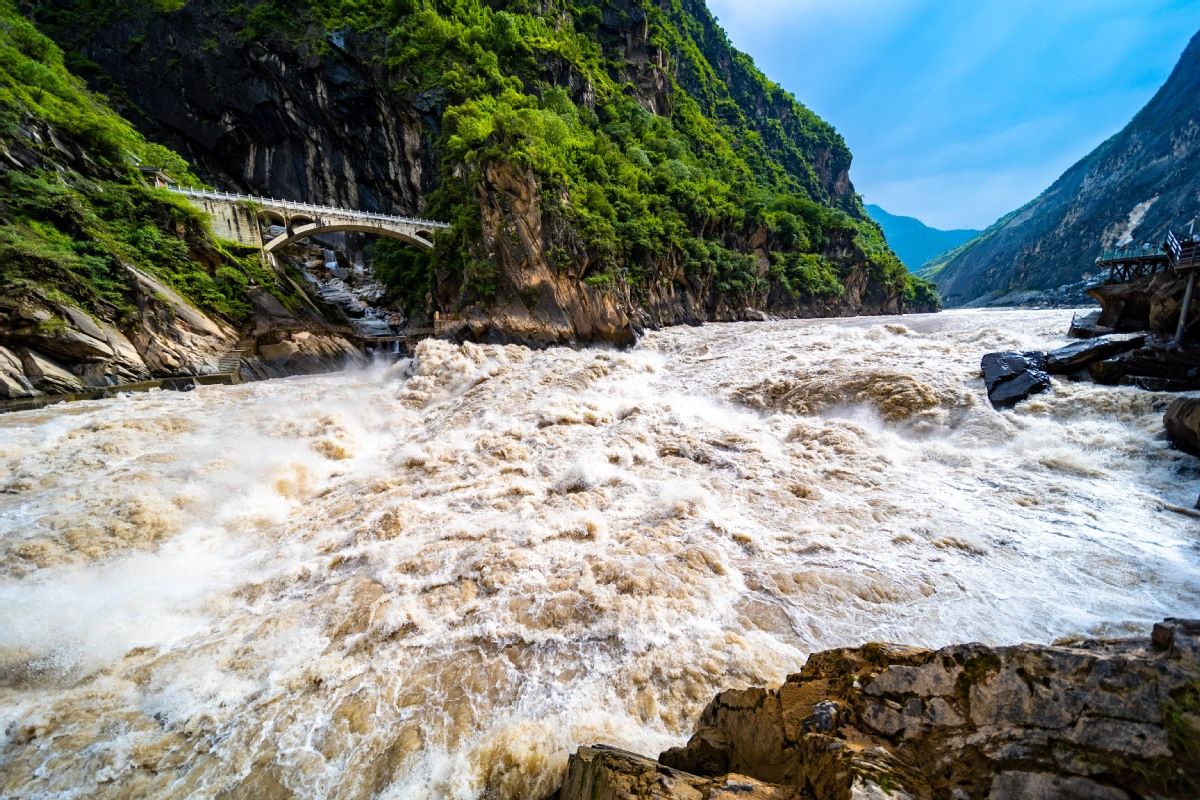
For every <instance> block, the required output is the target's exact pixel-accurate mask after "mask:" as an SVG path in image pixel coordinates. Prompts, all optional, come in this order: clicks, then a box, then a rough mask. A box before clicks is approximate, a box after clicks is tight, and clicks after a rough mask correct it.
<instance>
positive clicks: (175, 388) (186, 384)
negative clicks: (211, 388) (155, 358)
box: [162, 378, 196, 392]
mask: <svg viewBox="0 0 1200 800" xmlns="http://www.w3.org/2000/svg"><path fill="white" fill-rule="evenodd" d="M162 388H164V389H167V390H169V391H172V392H190V391H191V390H192V389H195V388H196V380H195V378H167V379H166V380H164V381H163V382H162Z"/></svg>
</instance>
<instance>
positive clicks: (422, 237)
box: [165, 185, 450, 253]
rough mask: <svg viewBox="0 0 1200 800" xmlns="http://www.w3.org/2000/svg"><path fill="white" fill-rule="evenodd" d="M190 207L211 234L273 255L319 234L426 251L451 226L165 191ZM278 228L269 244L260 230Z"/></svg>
mask: <svg viewBox="0 0 1200 800" xmlns="http://www.w3.org/2000/svg"><path fill="white" fill-rule="evenodd" d="M165 188H166V189H169V190H170V191H172V192H175V193H176V194H181V195H183V196H184V197H187V198H188V199H189V200H191V201H192V203H194V204H195V205H196V206H198V207H199V208H200V209H201V210H203V211H204V212H205V213H207V214H208V215H209V216H210V217H212V226H213V232H214V233H216V235H217V236H219V237H221V238H223V239H230V240H232V241H235V242H238V243H240V244H244V245H248V246H250V247H257V248H260V249H261V250H262V251H263V252H264V253H272V252H274V251H275V250H278V249H279V248H281V247H284V246H285V245H289V244H291V243H292V242H295V241H297V240H299V239H304V238H306V237H309V236H318V235H320V234H322V233H341V232H358V233H371V234H375V235H377V236H388V237H391V238H393V239H400V240H403V241H405V242H408V243H409V244H412V245H415V246H417V247H421V248H424V249H426V250H431V249H433V233H434V231H437V230H444V229H447V228H449V227H450V226H449V225H447V224H446V223H444V222H434V221H432V220H426V219H416V218H414V217H398V216H392V215H388V214H373V213H370V212H367V211H354V210H351V209H347V208H334V207H333V206H317V205H312V204H310V203H298V202H294V201H291V200H276V199H273V198H265V197H255V196H253V195H245V194H230V193H229V192H214V191H208V190H204V189H185V188H183V187H180V186H173V185H167V186H166V187H165ZM272 225H277V226H279V227H282V228H283V231H284V232H283V233H281V234H279V235H278V236H275V237H274V238H272V239H270V240H267V239H265V238H264V237H263V230H264V228H269V227H270V226H272Z"/></svg>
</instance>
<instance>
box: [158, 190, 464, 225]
mask: <svg viewBox="0 0 1200 800" xmlns="http://www.w3.org/2000/svg"><path fill="white" fill-rule="evenodd" d="M164 188H166V189H167V190H168V191H171V192H175V193H176V194H182V195H185V196H187V197H198V198H203V199H208V200H225V201H229V202H235V203H236V202H243V203H247V202H248V203H255V204H257V205H260V206H264V207H266V208H285V209H288V210H289V211H311V212H314V213H317V214H339V215H341V216H344V217H351V218H353V219H362V220H371V221H373V222H391V223H398V224H402V225H414V226H417V227H421V228H436V229H441V230H445V229H448V228H449V227H450V226H449V225H448V224H446V223H445V222H435V221H434V220H430V219H420V218H418V217H401V216H394V215H391V214H376V213H372V212H369V211H355V210H353V209H349V208H337V207H335V206H319V205H314V204H312V203H301V202H297V201H295V200H279V199H277V198H273V197H259V196H257V195H252V194H234V193H231V192H218V191H215V190H211V189H188V188H185V187H183V186H176V185H175V184H171V183H169V184H166V186H165V187H164Z"/></svg>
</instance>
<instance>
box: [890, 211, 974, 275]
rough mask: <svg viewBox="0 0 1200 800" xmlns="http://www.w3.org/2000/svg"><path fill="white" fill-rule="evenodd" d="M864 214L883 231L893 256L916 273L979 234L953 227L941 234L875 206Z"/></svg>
mask: <svg viewBox="0 0 1200 800" xmlns="http://www.w3.org/2000/svg"><path fill="white" fill-rule="evenodd" d="M866 210H867V214H869V215H870V217H871V219H873V220H875V221H876V222H878V223H879V227H881V228H883V235H884V236H886V237H887V240H888V244H889V245H891V248H892V250H893V251H895V253H896V255H897V256H899V257H900V260H901V261H903V262H904V264H905V266H907V267H908V268H909V269H911V270H916V269H917V267H920V266H921V265H922V264H924V263H925V262H926V261H929V260H931V259H933V258H934V257H936V256H940V255H941V254H942V253H945V252H946V251H948V250H953V249H954V248H956V247H958V246H959V245H961V244H964V243H965V242H968V241H970V240H971V239H973V238H975V237H976V236H978V235H979V233H980V231H977V230H972V229H970V228H956V229H954V230H948V231H944V230H941V229H939V228H931V227H929V226H928V225H926V224H925V223H924V222H921V220H919V219H917V218H916V217H902V216H899V215H896V214H889V213H888V212H887V211H885V210H884V209H883V208H881V207H879V206H877V205H873V204H872V205H867V206H866Z"/></svg>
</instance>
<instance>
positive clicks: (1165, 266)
mask: <svg viewBox="0 0 1200 800" xmlns="http://www.w3.org/2000/svg"><path fill="white" fill-rule="evenodd" d="M1096 266H1097V267H1100V268H1104V267H1107V268H1108V278H1107V279H1106V280H1105V283H1128V282H1129V281H1134V280H1137V279H1138V278H1144V277H1147V276H1149V275H1156V274H1158V273H1160V272H1172V271H1176V272H1186V271H1190V270H1195V269H1200V241H1197V237H1193V236H1186V237H1179V236H1177V235H1176V234H1175V233H1174V232H1173V231H1172V232H1169V233H1167V238H1166V240H1165V241H1163V242H1162V244H1157V245H1142V246H1140V247H1125V248H1121V249H1116V250H1109V251H1105V252H1104V253H1102V254H1101V255H1100V257H1099V258H1097V259H1096Z"/></svg>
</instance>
